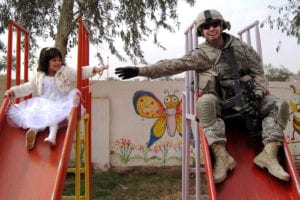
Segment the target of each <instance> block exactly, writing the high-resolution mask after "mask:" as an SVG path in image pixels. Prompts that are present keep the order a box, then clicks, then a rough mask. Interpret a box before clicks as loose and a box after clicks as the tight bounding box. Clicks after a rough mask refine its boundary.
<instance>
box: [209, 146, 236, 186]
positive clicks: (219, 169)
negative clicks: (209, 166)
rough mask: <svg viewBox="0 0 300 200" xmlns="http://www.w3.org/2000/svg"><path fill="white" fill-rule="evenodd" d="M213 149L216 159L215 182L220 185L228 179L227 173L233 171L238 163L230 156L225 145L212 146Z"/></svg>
mask: <svg viewBox="0 0 300 200" xmlns="http://www.w3.org/2000/svg"><path fill="white" fill-rule="evenodd" d="M211 149H212V152H213V155H214V157H215V164H214V171H213V173H214V180H215V183H220V182H222V181H223V180H225V179H226V177H227V171H228V170H233V169H234V168H235V166H236V161H235V160H234V159H233V158H232V157H231V156H230V155H229V154H228V152H227V151H226V149H225V145H224V144H215V143H214V144H212V145H211Z"/></svg>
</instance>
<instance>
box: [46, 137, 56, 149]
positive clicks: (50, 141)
mask: <svg viewBox="0 0 300 200" xmlns="http://www.w3.org/2000/svg"><path fill="white" fill-rule="evenodd" d="M44 142H45V143H47V144H49V145H50V147H55V145H56V142H55V140H53V139H51V138H49V137H46V138H45V139H44Z"/></svg>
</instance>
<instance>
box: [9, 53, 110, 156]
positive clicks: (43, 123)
mask: <svg viewBox="0 0 300 200" xmlns="http://www.w3.org/2000/svg"><path fill="white" fill-rule="evenodd" d="M105 69H107V67H90V66H85V67H83V68H82V79H86V78H89V77H92V76H93V75H95V74H96V73H98V74H99V75H101V74H102V73H103V71H104V70H105ZM76 79H77V70H76V69H73V68H70V67H67V66H64V65H63V61H62V54H61V52H60V51H59V50H58V49H57V48H43V49H42V50H41V52H40V57H39V63H38V68H37V73H36V74H35V75H34V77H33V78H32V79H31V80H30V81H29V82H27V83H24V84H21V85H19V86H14V87H12V88H10V89H9V90H7V91H6V92H5V96H9V97H15V98H18V97H24V96H28V95H30V94H33V95H36V96H37V97H34V98H31V99H29V100H26V101H22V102H21V103H19V104H17V105H13V106H10V107H9V109H8V111H7V119H8V121H9V123H12V124H13V125H16V126H17V127H20V128H24V129H28V131H27V132H26V140H25V143H26V147H27V149H28V150H31V149H32V148H33V147H34V144H35V139H36V136H37V133H38V132H39V131H43V130H45V129H46V128H47V127H49V135H48V137H47V138H45V140H44V142H46V143H49V144H50V146H51V147H53V146H55V145H56V133H57V130H58V128H59V127H58V125H59V123H60V122H62V121H63V120H65V119H68V117H69V115H70V111H71V109H72V106H73V99H74V96H75V95H76V93H79V91H78V90H77V89H72V82H75V81H76Z"/></svg>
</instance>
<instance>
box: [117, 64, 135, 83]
mask: <svg viewBox="0 0 300 200" xmlns="http://www.w3.org/2000/svg"><path fill="white" fill-rule="evenodd" d="M115 73H116V74H117V75H118V77H119V78H121V79H123V80H124V79H129V78H132V77H136V76H138V75H139V68H137V67H122V68H121V67H120V68H116V71H115Z"/></svg>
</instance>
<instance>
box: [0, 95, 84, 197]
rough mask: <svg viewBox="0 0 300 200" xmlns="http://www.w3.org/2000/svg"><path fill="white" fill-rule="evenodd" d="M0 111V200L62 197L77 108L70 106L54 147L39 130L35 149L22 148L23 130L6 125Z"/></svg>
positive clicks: (2, 113)
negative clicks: (64, 124) (66, 125)
mask: <svg viewBox="0 0 300 200" xmlns="http://www.w3.org/2000/svg"><path fill="white" fill-rule="evenodd" d="M7 106H8V98H5V99H4V102H3V104H2V107H1V110H0V163H1V164H0V199H6V200H29V199H30V200H41V199H53V200H57V199H61V195H62V192H63V186H64V181H65V176H66V172H67V167H68V161H69V155H70V152H71V147H72V143H73V137H74V132H75V129H76V124H77V113H78V111H77V107H73V109H72V112H71V116H70V120H69V124H68V127H65V128H61V129H60V130H59V131H58V134H57V141H56V142H57V144H56V147H54V148H50V147H49V145H47V144H45V143H44V142H43V140H44V138H45V137H46V136H47V132H42V133H39V134H38V136H37V139H36V145H35V148H34V149H33V150H31V151H27V149H26V148H25V131H24V130H22V129H19V128H15V127H11V126H10V125H8V123H7V121H6V116H5V110H6V108H7Z"/></svg>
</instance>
